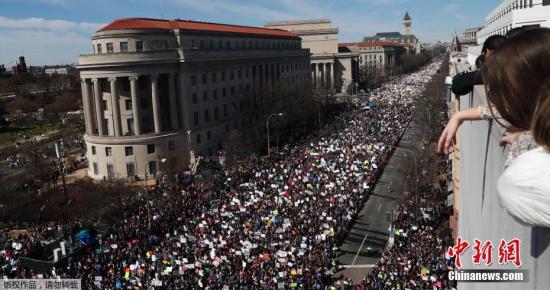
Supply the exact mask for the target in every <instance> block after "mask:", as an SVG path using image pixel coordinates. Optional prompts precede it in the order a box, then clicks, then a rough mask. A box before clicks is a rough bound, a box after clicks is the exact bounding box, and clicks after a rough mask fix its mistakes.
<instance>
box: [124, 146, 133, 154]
mask: <svg viewBox="0 0 550 290" xmlns="http://www.w3.org/2000/svg"><path fill="white" fill-rule="evenodd" d="M124 153H125V154H126V156H132V155H134V147H132V146H126V147H124Z"/></svg>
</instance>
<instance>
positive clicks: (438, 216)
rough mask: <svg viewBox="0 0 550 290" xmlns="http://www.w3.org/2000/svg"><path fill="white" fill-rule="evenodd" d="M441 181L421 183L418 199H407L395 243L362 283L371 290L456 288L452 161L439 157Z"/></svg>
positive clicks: (399, 214)
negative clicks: (451, 251) (450, 193)
mask: <svg viewBox="0 0 550 290" xmlns="http://www.w3.org/2000/svg"><path fill="white" fill-rule="evenodd" d="M437 164H438V170H439V177H440V179H439V184H437V185H434V184H433V183H434V181H433V180H432V182H429V181H427V182H426V183H425V184H422V186H420V190H419V193H418V195H419V197H420V198H418V199H409V200H406V201H405V202H404V203H403V204H401V205H400V206H399V208H398V209H397V215H396V216H397V217H396V219H395V220H394V221H393V224H392V235H393V238H394V244H393V246H392V247H391V249H390V250H388V251H386V252H385V253H384V255H383V256H382V258H381V259H380V260H379V261H378V263H377V264H376V265H375V266H374V267H373V268H371V269H370V271H369V273H368V275H367V276H366V277H365V279H364V281H363V283H362V285H361V286H363V287H364V288H367V289H430V288H432V289H453V287H456V282H454V281H450V280H449V279H448V272H449V271H451V270H453V269H454V267H455V265H454V258H452V257H449V256H448V255H446V254H445V253H446V250H447V248H448V247H449V246H451V245H452V239H451V238H450V232H449V231H448V228H449V227H448V221H449V213H450V209H449V207H448V205H447V203H446V202H447V200H446V199H447V194H446V191H447V184H448V179H449V177H448V176H449V175H448V174H449V168H450V162H449V160H448V159H446V158H441V156H438V161H437Z"/></svg>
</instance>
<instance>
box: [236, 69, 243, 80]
mask: <svg viewBox="0 0 550 290" xmlns="http://www.w3.org/2000/svg"><path fill="white" fill-rule="evenodd" d="M237 76H238V78H239V79H241V77H242V76H243V74H242V71H241V70H238V71H237Z"/></svg>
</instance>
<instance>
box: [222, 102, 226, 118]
mask: <svg viewBox="0 0 550 290" xmlns="http://www.w3.org/2000/svg"><path fill="white" fill-rule="evenodd" d="M223 116H224V117H227V105H226V104H223Z"/></svg>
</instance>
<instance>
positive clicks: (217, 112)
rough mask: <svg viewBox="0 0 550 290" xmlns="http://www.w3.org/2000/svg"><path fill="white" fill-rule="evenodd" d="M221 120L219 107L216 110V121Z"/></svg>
mask: <svg viewBox="0 0 550 290" xmlns="http://www.w3.org/2000/svg"><path fill="white" fill-rule="evenodd" d="M219 118H220V110H218V106H216V107H215V108H214V120H216V121H218V119H219Z"/></svg>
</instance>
